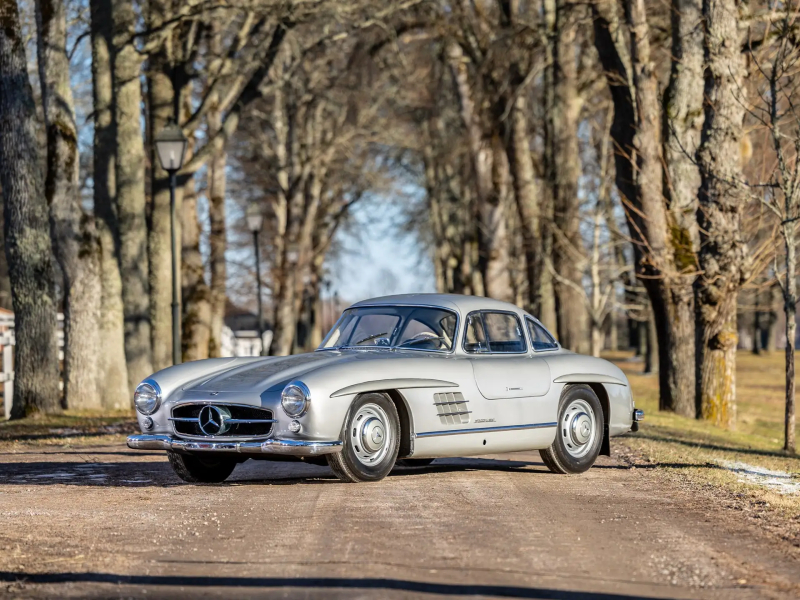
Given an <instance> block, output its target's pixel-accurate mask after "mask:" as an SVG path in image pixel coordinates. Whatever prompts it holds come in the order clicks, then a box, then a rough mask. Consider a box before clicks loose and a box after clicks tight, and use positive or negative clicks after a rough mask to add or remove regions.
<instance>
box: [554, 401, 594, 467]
mask: <svg viewBox="0 0 800 600" xmlns="http://www.w3.org/2000/svg"><path fill="white" fill-rule="evenodd" d="M559 429H560V430H561V431H560V433H561V439H562V441H563V442H564V447H565V448H566V450H567V452H569V454H570V455H571V456H574V457H575V458H581V457H583V456H585V455H586V454H588V452H589V451H590V450H591V449H592V446H594V442H595V440H596V438H597V431H598V428H597V419H596V417H595V414H594V410H592V407H591V405H590V404H589V403H588V402H587V401H586V400H580V399H579V400H573V401H572V402H570V403H569V406H567V408H566V410H564V413H563V416H562V418H561V426H560V428H559Z"/></svg>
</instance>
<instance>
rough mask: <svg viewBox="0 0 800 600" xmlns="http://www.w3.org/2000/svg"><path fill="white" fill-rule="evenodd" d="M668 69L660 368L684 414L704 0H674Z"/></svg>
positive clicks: (690, 390) (690, 353)
mask: <svg viewBox="0 0 800 600" xmlns="http://www.w3.org/2000/svg"><path fill="white" fill-rule="evenodd" d="M671 14H672V69H671V72H670V80H669V85H668V87H667V90H666V92H665V94H664V113H663V136H664V164H665V167H666V168H665V169H664V197H665V198H666V199H667V203H668V206H669V214H668V216H669V221H668V222H669V228H670V237H671V241H672V251H673V253H674V263H675V269H676V271H677V273H675V276H674V277H672V278H671V279H670V281H669V282H668V284H669V290H668V293H669V297H668V302H667V310H668V315H669V316H668V318H669V319H670V322H671V324H672V326H671V327H670V328H669V332H668V333H669V334H670V337H671V338H674V340H673V341H671V342H670V343H669V344H668V345H666V346H665V347H664V354H665V355H666V356H665V358H666V359H667V360H668V361H669V364H670V365H671V368H669V369H667V370H666V372H665V373H664V374H663V376H662V377H663V381H664V384H665V385H666V388H667V389H666V390H665V391H666V392H667V393H666V394H664V395H663V400H662V407H663V408H664V409H666V410H674V411H675V412H677V413H678V414H681V415H683V416H686V417H691V416H694V414H695V402H694V394H695V391H694V390H695V366H694V364H695V356H694V354H695V353H694V337H695V332H694V327H695V323H694V291H693V289H692V281H693V279H694V277H693V276H692V273H693V272H695V271H696V269H697V258H696V254H695V252H696V249H697V248H698V247H699V242H700V238H699V232H698V230H697V220H696V217H695V214H696V212H697V191H698V188H699V187H700V171H699V169H698V167H697V162H696V159H695V153H696V151H697V147H698V145H699V143H700V131H701V129H702V125H703V18H702V0H673V1H672V11H671Z"/></svg>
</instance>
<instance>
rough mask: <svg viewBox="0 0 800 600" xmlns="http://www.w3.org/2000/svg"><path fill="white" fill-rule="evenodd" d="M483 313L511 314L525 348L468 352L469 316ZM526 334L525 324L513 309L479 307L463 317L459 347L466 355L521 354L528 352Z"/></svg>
mask: <svg viewBox="0 0 800 600" xmlns="http://www.w3.org/2000/svg"><path fill="white" fill-rule="evenodd" d="M476 313H477V314H481V315H482V314H483V313H494V314H500V315H511V316H513V317H514V318H515V319H516V320H517V325H518V326H519V327H520V330H521V332H522V343H523V344H525V349H524V350H522V351H521V352H491V351H487V352H469V351H468V350H467V348H466V345H467V327H468V325H467V324H468V323H469V318H470V317H471V316H472V315H474V314H476ZM484 332H485V328H484ZM487 337H488V336H487ZM489 346H490V347H491V342H489ZM528 347H529V344H528V334H527V333H525V325H524V323H523V322H522V321H521V320H520V318H519V315H518V314H517V313H515V312H514V311H513V310H492V309H490V308H481V309H478V310H473V311H470V312H469V313H467V316H466V317H465V318H464V335H463V337H462V339H461V349H462V350H463V351H464V354H466V355H467V356H521V355H523V354H528Z"/></svg>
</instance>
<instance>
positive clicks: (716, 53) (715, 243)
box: [695, 0, 746, 427]
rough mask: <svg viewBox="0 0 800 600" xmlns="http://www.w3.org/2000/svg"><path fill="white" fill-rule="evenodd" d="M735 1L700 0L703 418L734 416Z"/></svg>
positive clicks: (738, 121)
mask: <svg viewBox="0 0 800 600" xmlns="http://www.w3.org/2000/svg"><path fill="white" fill-rule="evenodd" d="M738 4H739V3H738V1H737V0H715V1H714V2H704V3H703V16H704V18H705V22H706V35H705V58H706V61H705V62H706V72H705V106H704V109H705V121H704V123H703V131H702V138H701V142H700V149H699V151H698V163H699V165H700V175H701V186H700V196H699V207H698V210H697V222H698V225H699V228H700V251H699V262H700V268H701V270H702V274H701V275H700V277H698V278H697V281H696V282H695V302H696V303H697V307H696V313H697V327H698V331H697V339H698V347H697V357H696V360H697V364H698V366H699V372H700V377H699V378H698V389H697V402H698V407H699V416H700V417H701V418H703V419H705V420H708V421H711V422H713V423H715V424H717V425H721V426H724V427H732V426H733V425H734V423H735V422H736V345H737V341H738V335H737V330H736V301H737V298H738V295H739V294H738V293H739V289H740V287H741V285H742V283H743V281H744V267H745V252H746V248H745V244H744V242H743V241H742V239H741V225H742V224H741V213H742V206H743V204H744V197H743V193H742V189H741V167H740V150H739V142H740V139H741V131H742V120H743V117H744V110H745V109H744V104H743V102H742V98H741V97H740V95H741V93H742V90H743V88H744V86H743V83H744V76H745V72H744V58H743V56H742V53H741V50H740V45H739V42H738V40H739V32H738Z"/></svg>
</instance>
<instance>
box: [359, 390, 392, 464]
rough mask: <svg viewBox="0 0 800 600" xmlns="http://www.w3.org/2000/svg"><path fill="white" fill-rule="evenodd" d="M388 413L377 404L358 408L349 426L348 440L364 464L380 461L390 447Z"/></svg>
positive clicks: (390, 435)
mask: <svg viewBox="0 0 800 600" xmlns="http://www.w3.org/2000/svg"><path fill="white" fill-rule="evenodd" d="M388 423H389V415H387V414H386V411H384V410H383V409H382V408H381V407H380V406H378V405H377V404H365V405H364V406H362V407H361V408H359V409H358V411H357V412H356V414H355V415H354V417H353V420H352V425H351V427H350V442H351V445H352V447H353V450H354V451H355V455H356V458H358V460H359V461H360V462H361V463H363V464H365V465H375V464H378V463H380V462H381V461H382V460H383V459H384V458H385V457H386V455H387V454H388V453H389V450H390V449H391V447H392V442H393V439H392V438H393V434H392V430H391V428H390V427H389V426H388Z"/></svg>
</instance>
